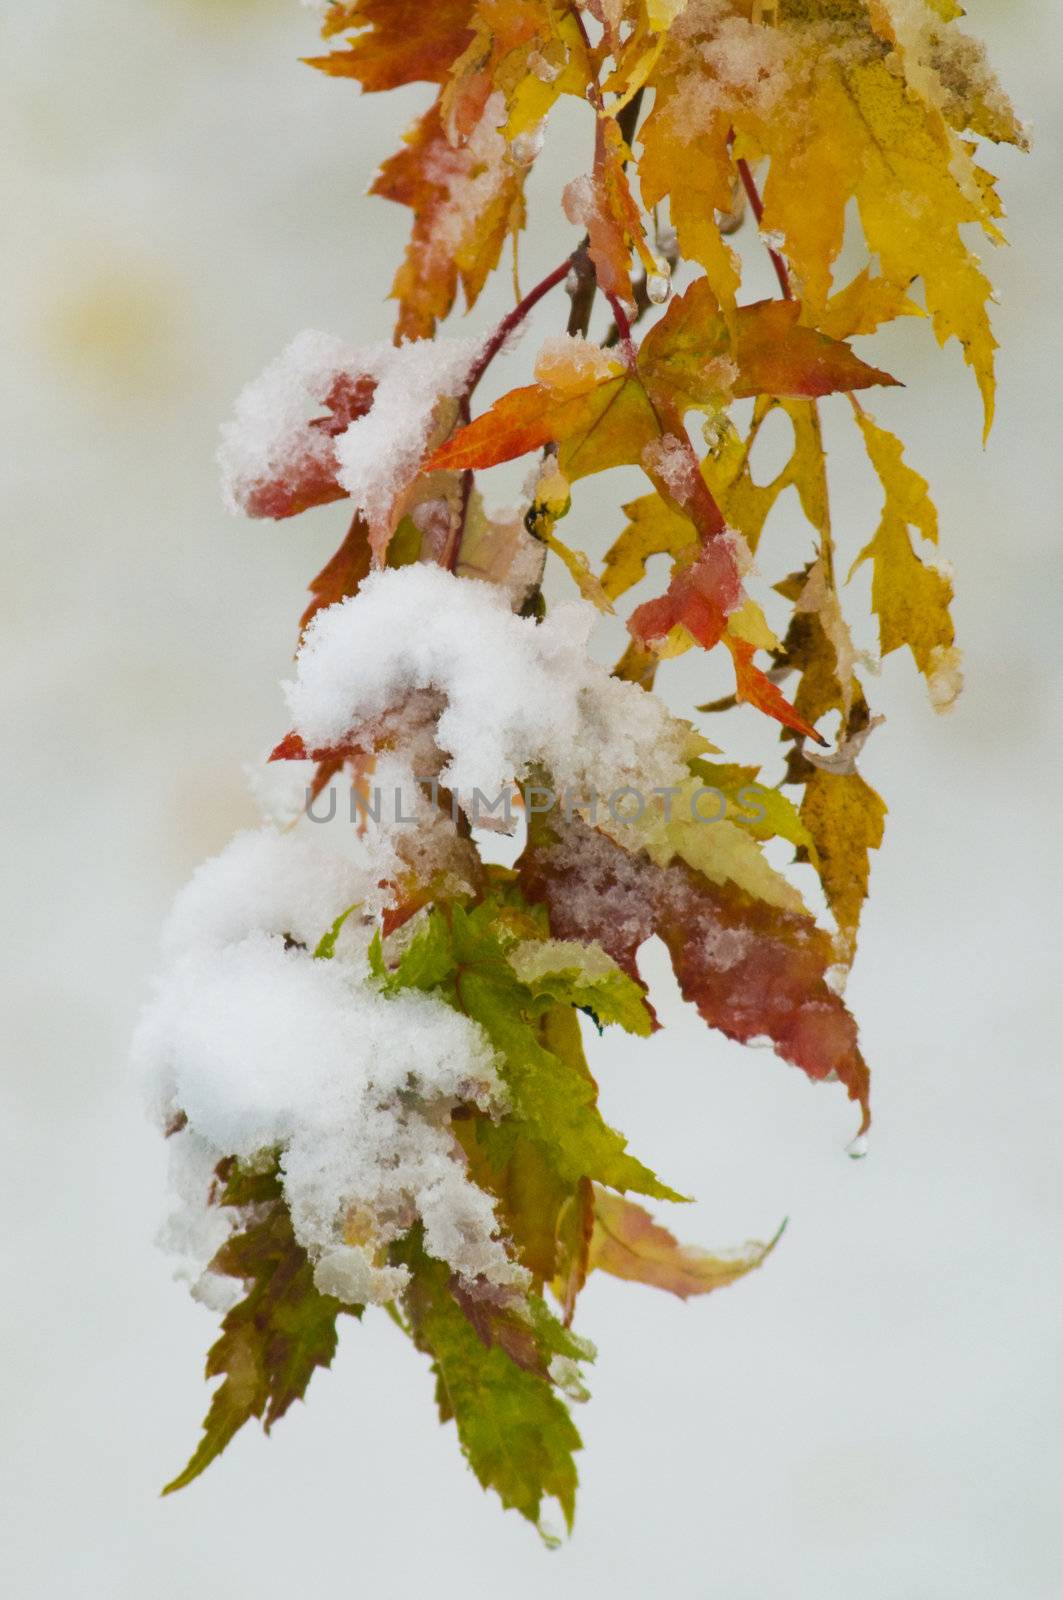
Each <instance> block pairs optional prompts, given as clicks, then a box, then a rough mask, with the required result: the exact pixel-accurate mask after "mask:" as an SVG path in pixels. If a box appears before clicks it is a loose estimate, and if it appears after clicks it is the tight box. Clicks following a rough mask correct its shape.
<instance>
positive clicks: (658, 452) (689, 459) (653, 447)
mask: <svg viewBox="0 0 1063 1600" xmlns="http://www.w3.org/2000/svg"><path fill="white" fill-rule="evenodd" d="M642 465H643V466H644V468H645V469H646V471H647V473H649V474H650V475H651V476H653V475H656V476H657V477H658V478H660V480H661V482H662V483H663V484H664V486H665V488H666V489H667V490H668V492H669V494H670V495H671V496H672V498H673V499H674V500H676V501H677V502H678V503H679V504H680V505H686V504H687V503H688V502H689V500H690V497H691V495H692V494H693V492H694V489H695V486H696V482H697V479H698V476H699V474H698V464H697V458H696V457H695V455H694V452H693V451H692V450H691V448H690V444H689V442H687V441H685V440H682V439H678V438H676V436H675V434H674V433H665V434H662V435H661V437H660V438H659V439H651V440H650V443H649V444H648V445H646V447H645V449H644V450H643V452H642Z"/></svg>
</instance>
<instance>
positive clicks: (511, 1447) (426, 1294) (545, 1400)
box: [394, 1235, 585, 1542]
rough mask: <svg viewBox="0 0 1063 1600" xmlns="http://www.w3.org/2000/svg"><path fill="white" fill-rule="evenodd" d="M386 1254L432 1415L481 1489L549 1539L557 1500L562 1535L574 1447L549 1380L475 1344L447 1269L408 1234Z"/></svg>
mask: <svg viewBox="0 0 1063 1600" xmlns="http://www.w3.org/2000/svg"><path fill="white" fill-rule="evenodd" d="M394 1254H395V1257H396V1259H398V1260H401V1261H403V1263H404V1264H405V1265H407V1266H409V1267H410V1269H411V1271H412V1272H413V1279H412V1282H411V1283H410V1286H409V1288H408V1289H407V1290H406V1293H405V1296H404V1304H405V1310H406V1315H407V1317H408V1319H409V1323H410V1328H411V1331H412V1334H413V1338H414V1341H415V1343H416V1344H417V1346H418V1348H419V1349H421V1350H423V1351H425V1353H426V1354H428V1355H429V1356H431V1358H432V1363H433V1370H434V1372H435V1375H436V1398H437V1401H438V1405H439V1413H440V1418H441V1420H442V1421H443V1422H449V1421H451V1420H453V1422H454V1423H455V1425H456V1427H457V1430H458V1439H459V1441H460V1443H461V1448H462V1452H463V1454H464V1456H465V1459H466V1460H467V1461H468V1463H469V1465H470V1467H471V1468H472V1470H473V1472H474V1473H475V1474H476V1476H477V1478H478V1479H479V1481H480V1483H481V1484H482V1485H483V1487H484V1488H485V1489H493V1490H494V1492H495V1493H496V1494H497V1495H498V1497H499V1499H500V1500H501V1501H502V1504H503V1505H504V1506H505V1507H506V1508H507V1509H510V1510H514V1511H519V1512H520V1514H521V1516H522V1517H527V1519H528V1521H529V1522H532V1523H534V1524H535V1526H536V1527H537V1528H538V1529H539V1531H540V1533H542V1534H543V1537H544V1538H546V1539H547V1540H548V1541H549V1540H550V1536H549V1535H548V1534H547V1533H546V1531H545V1529H544V1528H543V1526H542V1510H543V1501H544V1500H546V1499H553V1500H556V1501H557V1503H558V1505H559V1506H560V1508H561V1511H562V1514H563V1516H564V1519H565V1524H566V1527H568V1529H569V1530H571V1528H572V1522H573V1517H574V1515H575V1509H576V1486H577V1476H576V1466H575V1462H574V1460H573V1456H574V1454H575V1452H576V1451H577V1450H579V1449H581V1448H582V1441H581V1439H580V1436H579V1434H578V1432H577V1431H576V1428H575V1425H574V1424H573V1421H572V1418H571V1417H570V1416H569V1413H568V1409H567V1407H566V1406H565V1404H564V1402H563V1401H562V1400H561V1398H560V1397H559V1395H558V1394H557V1392H556V1390H555V1388H554V1387H553V1385H552V1384H551V1383H550V1381H549V1379H548V1378H546V1377H542V1376H539V1375H537V1374H536V1373H534V1372H529V1371H526V1370H525V1369H524V1368H523V1367H521V1366H518V1365H517V1364H516V1363H515V1362H514V1361H513V1360H512V1359H511V1358H510V1357H509V1356H508V1355H507V1354H506V1352H505V1350H504V1349H503V1348H502V1346H501V1345H500V1344H498V1343H494V1344H491V1345H490V1346H488V1345H487V1344H485V1343H484V1340H483V1339H482V1338H481V1337H480V1336H479V1335H478V1333H477V1332H476V1330H475V1329H474V1328H473V1326H472V1324H471V1323H470V1322H469V1321H468V1319H467V1317H466V1316H465V1314H464V1313H463V1311H462V1309H461V1307H460V1306H459V1305H458V1304H457V1302H456V1301H455V1299H454V1298H453V1296H452V1295H451V1293H450V1291H449V1288H448V1284H447V1269H446V1268H445V1267H444V1266H442V1265H441V1264H440V1263H439V1262H436V1261H432V1260H430V1259H429V1258H428V1257H426V1256H425V1255H424V1252H423V1250H421V1248H420V1244H419V1241H418V1240H417V1239H416V1236H415V1235H411V1236H410V1238H408V1239H407V1240H404V1241H402V1243H401V1245H400V1246H399V1247H398V1248H397V1250H396V1251H395V1252H394ZM543 1311H544V1312H545V1307H544V1308H543ZM546 1315H547V1316H549V1313H546ZM550 1322H551V1324H552V1326H553V1328H554V1329H555V1330H558V1331H559V1334H560V1335H563V1337H564V1339H565V1340H566V1341H567V1342H568V1345H573V1344H575V1343H576V1341H574V1340H573V1338H572V1335H570V1334H568V1333H566V1331H565V1330H564V1329H562V1328H561V1326H560V1324H559V1323H558V1322H557V1321H556V1319H555V1318H552V1317H551V1318H550ZM583 1353H585V1351H584V1352H583ZM550 1542H552V1541H550Z"/></svg>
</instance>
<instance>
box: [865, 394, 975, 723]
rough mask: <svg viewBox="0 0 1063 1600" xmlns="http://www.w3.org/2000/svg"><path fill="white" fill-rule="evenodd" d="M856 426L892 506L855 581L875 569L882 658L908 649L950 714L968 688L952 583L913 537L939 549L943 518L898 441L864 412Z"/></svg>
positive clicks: (938, 703) (936, 703)
mask: <svg viewBox="0 0 1063 1600" xmlns="http://www.w3.org/2000/svg"><path fill="white" fill-rule="evenodd" d="M857 421H858V422H859V425H860V430H861V432H862V433H863V435H864V440H865V443H866V444H867V449H868V454H869V456H870V458H871V462H872V465H873V466H874V468H875V471H876V472H877V473H878V476H879V479H880V481H881V483H882V487H883V489H884V490H885V495H886V500H885V505H884V507H883V511H882V520H881V522H880V523H879V526H878V531H877V532H876V534H875V536H874V538H873V539H872V540H871V542H870V544H868V545H866V546H865V547H864V549H863V550H862V551H861V552H860V554H859V555H858V556H857V558H856V560H855V561H854V563H853V567H852V571H851V572H850V577H852V574H853V572H856V570H857V569H858V568H859V567H860V566H861V565H862V564H863V563H864V562H865V561H870V562H871V564H872V578H871V608H872V610H873V611H874V613H875V615H876V616H877V617H878V625H879V645H880V648H881V651H882V654H883V655H889V654H890V653H891V651H893V650H899V649H900V648H901V647H902V646H903V645H907V646H908V648H909V649H910V650H911V652H912V655H913V656H914V658H915V663H916V666H917V667H918V668H919V671H920V672H921V673H922V674H923V676H924V677H925V678H926V680H927V688H928V689H929V691H930V699H931V702H932V704H933V705H934V707H935V709H936V710H938V711H944V710H948V708H949V707H950V706H951V705H952V704H953V702H954V701H955V699H956V697H957V695H958V694H959V692H960V688H961V687H962V682H963V679H962V676H961V673H960V655H959V651H958V650H957V649H956V647H955V640H956V631H955V628H954V627H953V623H952V617H951V614H950V612H949V606H950V604H951V601H952V579H951V576H950V575H949V574H948V573H947V572H946V571H944V570H942V569H941V568H940V567H937V566H934V565H932V564H931V563H930V562H928V561H924V560H923V559H922V558H921V557H920V556H919V555H918V554H917V553H916V551H915V549H914V548H913V546H912V541H911V538H910V536H909V531H908V530H909V528H913V527H914V528H917V529H918V530H919V532H920V533H922V535H923V537H924V538H926V539H928V540H930V541H931V542H933V543H936V542H937V535H938V528H937V512H936V511H935V509H934V507H933V505H932V503H931V501H930V498H929V496H928V494H927V485H926V481H925V479H923V478H921V477H920V476H919V474H918V473H917V472H914V471H913V470H912V468H911V467H909V466H907V465H906V463H905V462H904V460H903V456H902V450H901V444H900V441H899V440H898V439H895V438H894V437H893V435H892V434H890V433H887V432H886V430H885V429H884V428H880V427H879V426H878V425H877V424H876V423H875V422H874V421H873V420H872V419H871V418H870V417H869V416H868V415H867V414H866V412H862V413H860V414H859V415H858V417H857Z"/></svg>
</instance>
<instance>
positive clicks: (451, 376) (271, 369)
mask: <svg viewBox="0 0 1063 1600" xmlns="http://www.w3.org/2000/svg"><path fill="white" fill-rule="evenodd" d="M480 350H481V344H480V341H478V340H475V339H419V340H414V341H412V342H411V343H407V344H403V345H399V346H398V347H395V346H394V345H391V344H387V343H378V344H372V345H367V346H364V347H362V348H357V347H354V346H350V345H346V344H344V343H343V341H342V340H340V339H336V338H333V337H332V336H330V335H329V334H324V333H318V332H315V331H313V330H308V331H306V332H304V333H301V334H299V336H298V337H297V338H296V339H294V340H293V341H292V343H291V344H290V345H289V346H288V348H287V349H286V350H285V351H284V352H283V354H281V355H280V356H278V357H277V359H276V360H275V361H273V362H271V364H270V365H269V366H268V367H267V368H266V370H265V371H264V372H263V373H262V374H261V376H260V377H258V378H256V379H255V380H254V382H252V383H250V384H248V386H247V387H246V388H245V389H244V391H243V393H242V394H241V395H240V396H239V398H238V399H237V402H236V406H235V415H234V417H233V420H232V421H231V422H228V423H226V424H225V425H224V426H223V428H222V437H221V446H220V449H219V452H218V461H219V465H220V467H221V473H222V491H223V494H224V498H225V502H226V504H227V506H228V507H229V509H230V511H236V512H239V511H244V510H247V509H248V507H249V506H250V505H252V504H253V497H254V495H255V491H256V490H260V489H261V487H262V485H263V484H268V483H272V482H280V483H284V482H289V483H290V482H292V481H294V480H295V478H296V476H297V475H298V478H299V479H300V480H304V479H305V478H306V477H307V475H308V471H307V469H308V465H309V464H312V465H315V466H316V467H317V468H318V469H319V475H320V476H321V477H322V478H323V479H324V480H326V481H327V480H329V479H335V480H338V481H339V483H340V484H341V485H342V487H343V488H344V489H345V490H346V491H347V493H348V494H349V495H350V497H351V501H352V503H353V506H354V507H355V508H356V509H357V510H359V511H361V512H362V513H363V514H364V516H365V517H366V519H367V521H368V522H369V524H370V527H371V529H373V530H379V531H380V533H381V534H382V535H383V536H385V537H386V536H387V535H388V534H390V533H391V531H392V529H393V526H394V522H395V520H396V516H397V514H398V510H399V508H400V505H401V499H402V496H403V494H404V493H405V491H406V490H407V489H409V487H410V485H411V484H412V482H413V480H414V478H415V477H416V476H417V472H418V469H419V467H420V464H421V461H422V459H423V457H424V455H425V453H426V451H427V450H428V448H429V445H430V444H431V443H433V442H435V435H436V434H437V433H438V434H439V435H440V436H442V433H443V432H444V431H445V429H444V428H443V427H441V426H440V423H441V422H445V424H446V425H447V426H449V425H451V424H452V423H453V420H454V417H453V412H452V411H451V414H450V415H447V416H441V402H446V401H447V400H451V401H453V400H454V399H455V397H457V396H458V395H460V394H461V393H462V391H463V389H464V387H465V384H466V382H467V380H468V376H469V372H470V369H471V368H472V366H473V364H474V363H475V361H476V359H477V357H478V356H479V354H480ZM338 378H346V379H348V380H349V381H350V382H351V383H357V382H358V381H359V380H363V381H365V380H371V381H372V383H373V384H375V389H374V391H373V393H372V400H371V404H369V406H368V409H367V410H366V412H365V414H364V415H362V416H356V417H355V418H354V419H353V421H351V422H350V424H349V426H347V427H346V428H343V429H341V430H340V431H338V432H336V433H335V435H333V434H332V433H331V432H330V431H326V430H323V429H320V428H318V429H314V428H311V427H309V426H308V424H309V422H310V420H311V417H312V416H313V415H314V413H315V412H320V411H321V409H322V407H324V405H325V403H326V400H327V397H328V395H329V393H330V391H331V390H332V389H333V386H334V385H335V383H336V381H337V379H338Z"/></svg>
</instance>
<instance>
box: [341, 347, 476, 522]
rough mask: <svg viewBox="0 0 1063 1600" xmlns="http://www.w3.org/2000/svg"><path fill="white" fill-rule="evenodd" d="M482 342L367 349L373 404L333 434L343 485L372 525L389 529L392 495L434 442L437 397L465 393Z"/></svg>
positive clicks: (411, 476)
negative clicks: (339, 431) (337, 434)
mask: <svg viewBox="0 0 1063 1600" xmlns="http://www.w3.org/2000/svg"><path fill="white" fill-rule="evenodd" d="M480 349H481V344H480V341H479V340H477V339H418V340H415V341H414V342H413V343H411V344H404V345H399V346H398V348H395V347H394V346H393V345H375V346H373V347H372V348H371V349H370V350H369V351H367V352H366V355H365V358H364V360H365V367H366V370H367V371H368V372H369V373H370V375H371V376H372V377H374V378H375V379H376V380H377V388H376V393H375V394H374V396H373V404H372V405H371V407H370V408H369V410H368V411H367V412H366V414H365V416H364V417H356V418H355V420H354V421H353V422H352V423H351V425H350V427H349V428H348V429H347V430H346V432H344V433H342V434H341V435H340V436H339V438H338V439H337V440H336V459H337V461H338V463H339V480H340V482H341V484H342V485H343V487H344V488H345V489H346V490H347V492H348V494H349V495H350V497H351V500H352V502H353V503H354V505H355V506H356V507H357V508H358V510H360V511H362V512H364V514H365V516H366V518H367V520H368V521H369V524H370V526H371V527H374V528H385V529H387V531H388V532H390V531H391V518H392V514H393V508H394V505H395V502H396V500H397V499H398V498H399V496H400V495H401V494H402V492H403V490H405V489H406V488H408V487H409V485H410V484H411V483H412V481H413V479H414V478H415V477H416V475H417V471H418V469H419V467H420V465H421V461H422V459H423V458H424V455H425V452H426V450H427V449H428V446H429V444H430V442H432V431H433V423H434V422H435V421H436V417H437V407H438V404H439V401H440V400H442V399H448V398H449V399H454V398H455V397H456V396H458V395H460V394H461V393H462V391H463V390H464V388H465V385H466V382H467V380H468V377H469V373H470V370H471V368H472V366H473V364H474V362H475V361H476V359H477V357H478V356H479V354H480ZM453 420H454V419H453V418H451V419H450V421H453Z"/></svg>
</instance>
